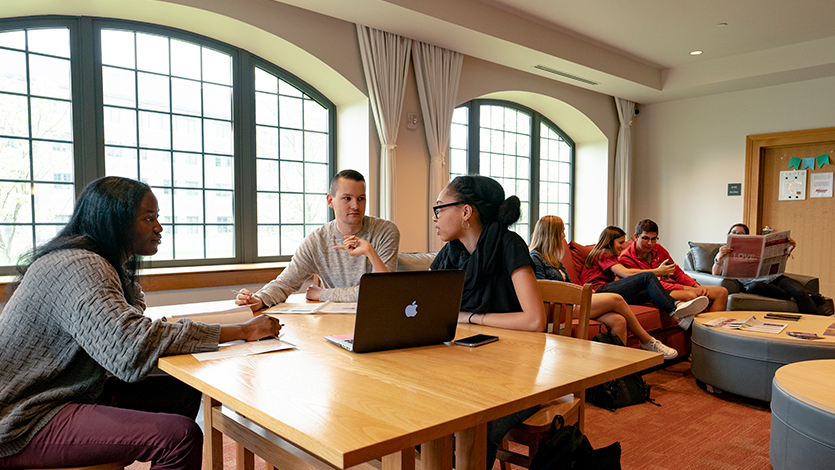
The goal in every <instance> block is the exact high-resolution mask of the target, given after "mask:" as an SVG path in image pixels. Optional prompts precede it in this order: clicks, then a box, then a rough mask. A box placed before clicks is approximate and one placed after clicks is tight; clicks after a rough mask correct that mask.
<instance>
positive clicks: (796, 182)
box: [779, 170, 806, 201]
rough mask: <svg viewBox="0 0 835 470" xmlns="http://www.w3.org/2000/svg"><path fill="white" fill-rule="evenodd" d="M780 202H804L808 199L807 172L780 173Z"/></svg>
mask: <svg viewBox="0 0 835 470" xmlns="http://www.w3.org/2000/svg"><path fill="white" fill-rule="evenodd" d="M779 197H780V200H781V201H803V200H805V199H806V170H794V171H781V172H780V196H779Z"/></svg>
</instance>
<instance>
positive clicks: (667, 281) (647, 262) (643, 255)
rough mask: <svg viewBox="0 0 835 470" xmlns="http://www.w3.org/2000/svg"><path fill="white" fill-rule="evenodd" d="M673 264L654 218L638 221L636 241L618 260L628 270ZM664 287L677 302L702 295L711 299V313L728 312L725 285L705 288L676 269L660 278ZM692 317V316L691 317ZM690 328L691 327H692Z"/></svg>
mask: <svg viewBox="0 0 835 470" xmlns="http://www.w3.org/2000/svg"><path fill="white" fill-rule="evenodd" d="M666 260H669V261H670V262H671V263H672V262H673V257H672V256H670V253H669V252H668V251H667V250H665V249H664V247H663V246H661V245H659V244H658V224H656V223H655V222H653V221H652V220H650V219H644V220H642V221H640V222H638V225H637V226H636V227H635V236H634V242H633V243H632V244H630V245H629V246H628V247H627V248H625V249H624V250H623V252H621V254H620V256H619V257H618V261H620V263H621V264H622V265H624V266H625V267H627V268H632V269H655V268H657V267H659V266H661V264H662V263H664V261H666ZM659 280H660V281H661V285H662V286H663V287H664V289H666V290H667V291H669V293H670V296H671V297H672V298H674V299H676V300H682V301H687V300H692V299H695V298H696V297H698V296H700V295H704V296H707V298H708V299H710V311H711V312H717V311H722V310H727V307H728V290H727V289H725V288H724V287H722V286H702V285H700V284H699V283H698V282H696V281H695V280H694V279H693V278H692V277H690V276H688V275H687V274H685V273H684V271H682V270H681V268H680V267H678V265H676V266H675V270H674V271H673V274H671V275H669V276H664V277H660V278H659ZM691 318H692V317H691ZM688 326H689V325H688Z"/></svg>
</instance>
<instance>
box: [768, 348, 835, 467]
mask: <svg viewBox="0 0 835 470" xmlns="http://www.w3.org/2000/svg"><path fill="white" fill-rule="evenodd" d="M768 453H769V459H770V460H771V466H772V467H774V469H775V470H783V469H787V470H788V469H803V470H816V469H831V468H835V360H832V359H830V360H822V361H806V362H796V363H794V364H789V365H787V366H783V367H781V368H780V369H778V370H777V373H776V374H775V375H774V385H773V390H772V394H771V443H770V446H769V452H768Z"/></svg>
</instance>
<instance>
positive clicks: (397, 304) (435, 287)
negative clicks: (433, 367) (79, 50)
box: [325, 270, 464, 352]
mask: <svg viewBox="0 0 835 470" xmlns="http://www.w3.org/2000/svg"><path fill="white" fill-rule="evenodd" d="M463 289H464V271H457V270H455V271H410V272H396V273H368V274H363V276H362V278H360V294H359V299H358V301H357V316H356V320H355V321H354V333H353V334H343V335H333V336H326V337H325V339H327V340H328V341H330V342H332V343H335V344H338V345H339V346H342V347H343V348H345V349H347V350H349V351H351V352H370V351H384V350H389V349H401V348H411V347H415V346H427V345H432V344H441V343H443V342H445V341H452V340H453V338H455V328H456V327H457V326H458V310H459V308H460V307H461V293H462V291H463Z"/></svg>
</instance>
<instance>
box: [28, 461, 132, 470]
mask: <svg viewBox="0 0 835 470" xmlns="http://www.w3.org/2000/svg"><path fill="white" fill-rule="evenodd" d="M128 465H130V464H126V463H124V462H118V463H103V464H100V465H88V466H86V467H52V468H43V467H38V468H18V469H14V470H125V467H126V466H128Z"/></svg>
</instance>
